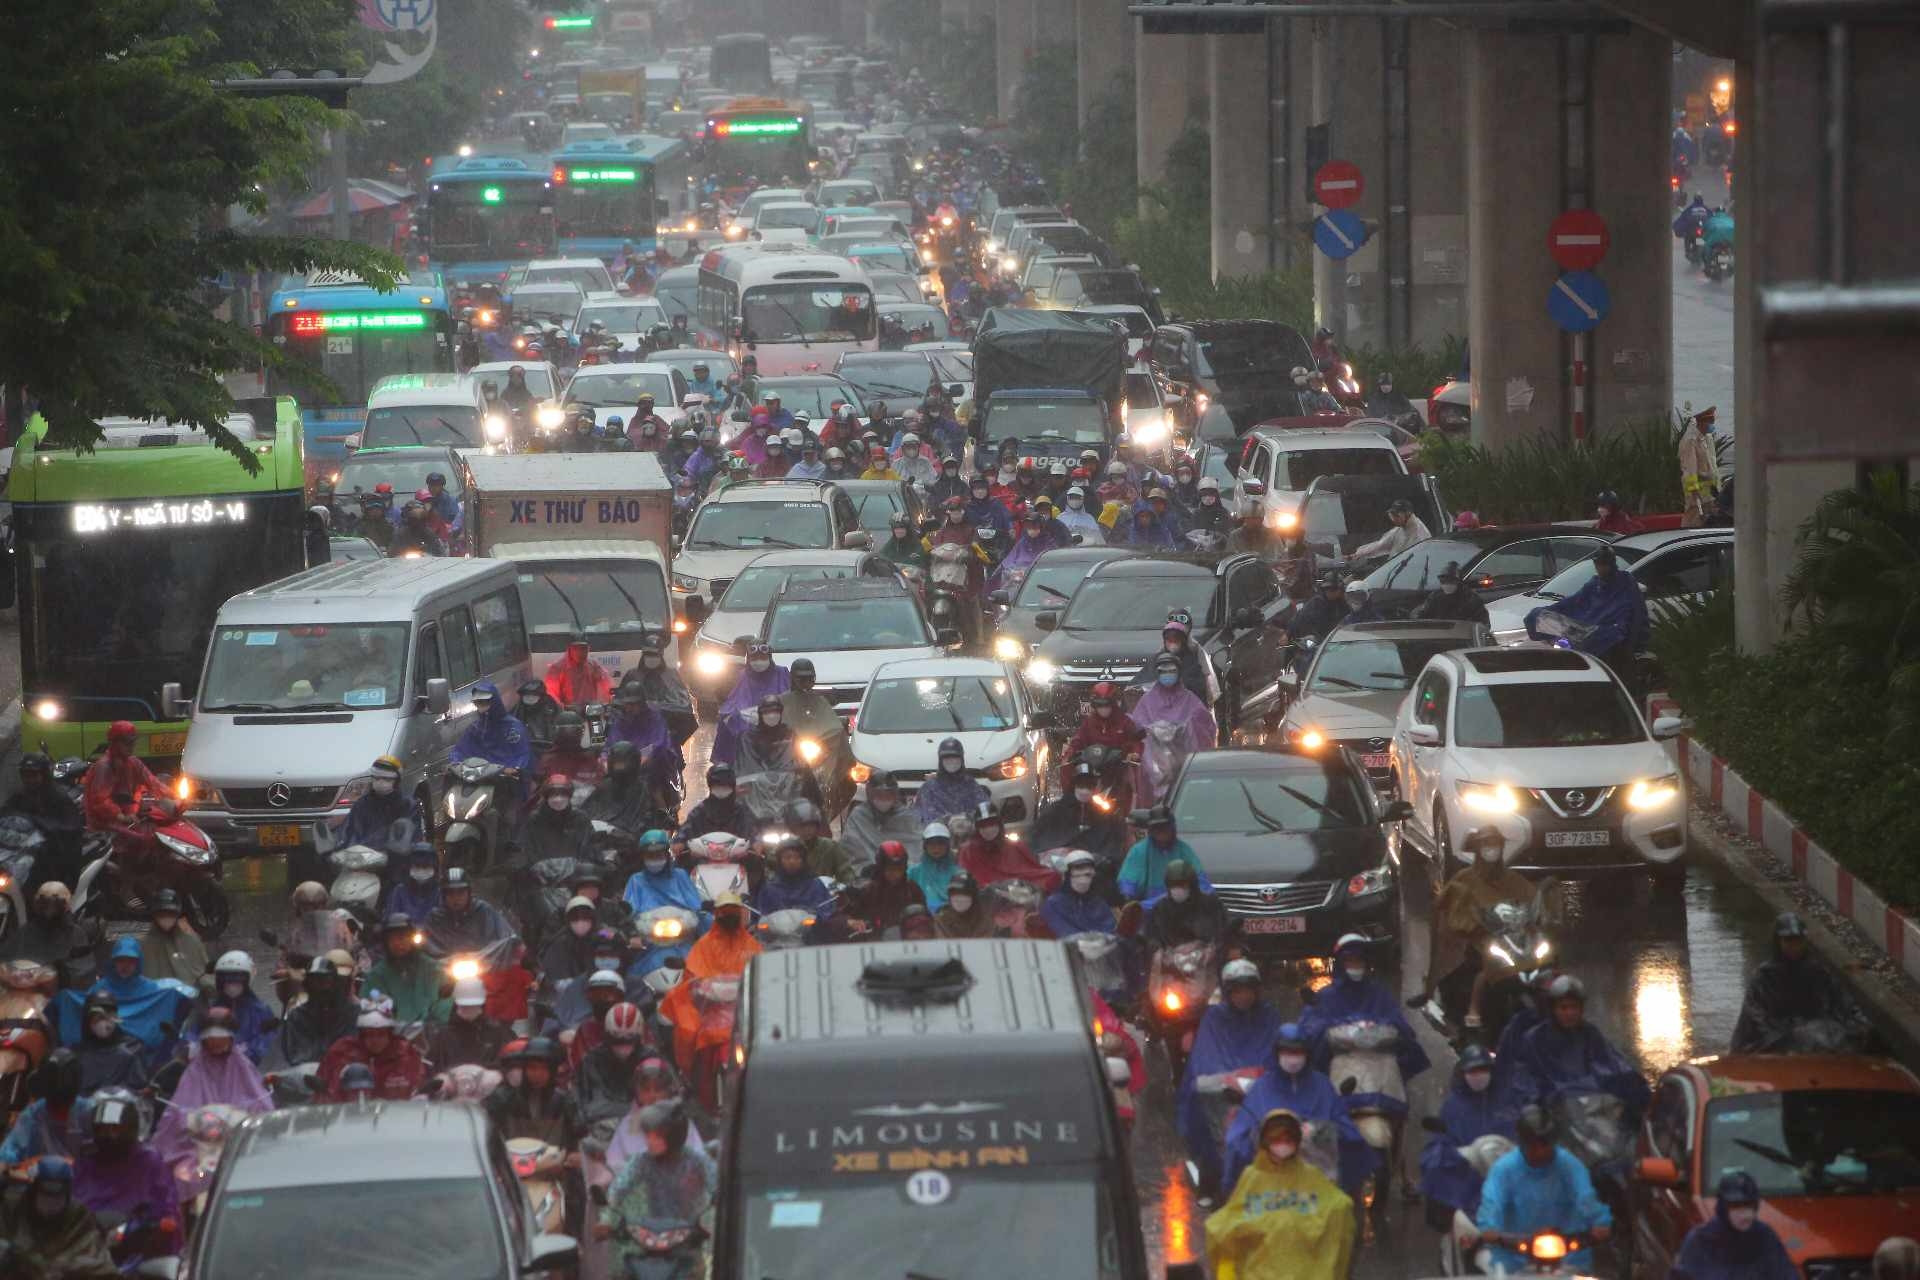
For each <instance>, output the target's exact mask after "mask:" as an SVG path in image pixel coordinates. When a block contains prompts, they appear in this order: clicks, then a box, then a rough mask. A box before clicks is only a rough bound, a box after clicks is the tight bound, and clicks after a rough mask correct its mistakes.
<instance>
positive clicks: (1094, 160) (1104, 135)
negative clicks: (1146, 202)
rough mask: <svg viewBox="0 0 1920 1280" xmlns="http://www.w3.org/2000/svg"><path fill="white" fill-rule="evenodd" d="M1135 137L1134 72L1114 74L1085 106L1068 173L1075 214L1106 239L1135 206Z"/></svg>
mask: <svg viewBox="0 0 1920 1280" xmlns="http://www.w3.org/2000/svg"><path fill="white" fill-rule="evenodd" d="M1138 151H1139V148H1138V145H1137V139H1136V138H1135V136H1134V118H1133V68H1132V67H1131V66H1129V67H1127V68H1125V69H1124V70H1121V71H1117V72H1115V73H1114V75H1113V78H1112V79H1111V80H1109V81H1108V82H1107V85H1106V87H1105V88H1104V89H1102V90H1101V91H1100V93H1099V95H1098V96H1097V97H1095V98H1094V100H1093V101H1092V102H1090V103H1088V104H1087V127H1086V128H1085V129H1084V130H1082V131H1081V134H1080V154H1079V156H1078V157H1077V158H1076V159H1075V160H1074V164H1073V169H1072V171H1071V172H1069V173H1068V175H1067V182H1066V187H1065V192H1066V198H1067V200H1068V201H1069V202H1070V203H1071V204H1072V205H1073V216H1074V217H1076V218H1078V219H1079V220H1080V221H1081V222H1084V223H1085V224H1086V225H1087V226H1089V227H1091V228H1093V230H1094V232H1095V234H1097V235H1099V236H1100V237H1101V238H1103V239H1106V240H1111V239H1112V238H1113V234H1114V229H1115V228H1116V227H1118V226H1119V225H1120V223H1121V222H1122V220H1124V219H1126V218H1129V217H1132V216H1133V213H1134V209H1135V206H1136V204H1137V203H1138V190H1137V184H1138V181H1139V168H1138V166H1137V165H1136V163H1135V160H1136V157H1137V155H1138Z"/></svg>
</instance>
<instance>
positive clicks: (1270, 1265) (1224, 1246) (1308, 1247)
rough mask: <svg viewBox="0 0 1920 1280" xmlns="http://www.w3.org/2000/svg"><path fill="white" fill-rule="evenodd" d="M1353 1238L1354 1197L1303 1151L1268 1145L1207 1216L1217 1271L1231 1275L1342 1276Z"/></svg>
mask: <svg viewBox="0 0 1920 1280" xmlns="http://www.w3.org/2000/svg"><path fill="white" fill-rule="evenodd" d="M1305 1118H1306V1117H1302V1119H1305ZM1255 1136H1256V1138H1257V1137H1258V1132H1257V1129H1256V1133H1255ZM1353 1238H1354V1219H1353V1199H1352V1198H1351V1197H1350V1196H1349V1195H1348V1194H1347V1193H1346V1192H1344V1191H1342V1190H1341V1189H1340V1188H1339V1187H1336V1186H1334V1185H1333V1183H1331V1182H1329V1181H1327V1176H1326V1175H1325V1174H1323V1173H1321V1172H1320V1171H1319V1170H1318V1169H1316V1168H1314V1167H1313V1166H1312V1165H1311V1164H1308V1163H1307V1162H1306V1161H1305V1160H1304V1159H1302V1158H1301V1157H1300V1156H1298V1155H1295V1156H1292V1157H1291V1158H1289V1159H1287V1160H1286V1161H1284V1162H1282V1161H1276V1160H1275V1159H1274V1158H1273V1156H1272V1154H1271V1153H1269V1152H1267V1151H1265V1150H1262V1151H1261V1152H1260V1153H1259V1155H1258V1156H1256V1157H1255V1158H1254V1159H1253V1161H1252V1163H1251V1164H1250V1165H1249V1166H1248V1168H1247V1170H1246V1172H1245V1174H1244V1175H1243V1176H1242V1177H1241V1178H1240V1179H1239V1181H1238V1182H1237V1183H1236V1184H1235V1185H1234V1188H1233V1194H1232V1195H1231V1196H1229V1197H1228V1199H1227V1202H1226V1203H1225V1204H1223V1205H1221V1206H1220V1207H1219V1208H1218V1209H1216V1210H1214V1212H1213V1213H1212V1214H1210V1215H1209V1216H1208V1218H1207V1258H1208V1260H1209V1261H1211V1262H1212V1263H1213V1268H1214V1275H1216V1276H1220V1277H1226V1276H1231V1277H1233V1280H1346V1276H1347V1270H1348V1264H1349V1262H1350V1261H1351V1259H1352V1257H1353Z"/></svg>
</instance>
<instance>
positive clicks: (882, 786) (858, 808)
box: [794, 663, 922, 866]
mask: <svg viewBox="0 0 1920 1280" xmlns="http://www.w3.org/2000/svg"><path fill="white" fill-rule="evenodd" d="M794 665H795V666H798V665H799V664H798V663H796V664H794ZM921 828H922V824H921V822H920V821H919V819H918V818H917V817H916V816H915V814H914V812H913V810H911V809H909V808H908V807H906V806H905V805H903V804H901V803H900V784H899V782H897V781H896V780H895V779H894V776H893V775H892V774H891V773H889V772H887V771H886V770H885V769H876V770H874V771H873V773H872V775H871V776H869V777H868V778H867V794H866V796H865V798H864V799H861V800H856V801H855V802H854V803H853V804H852V805H851V806H849V807H848V809H847V811H846V813H845V814H844V815H843V816H842V818H841V820H840V843H841V844H842V845H843V846H844V847H845V848H846V851H847V857H848V858H849V859H850V860H851V861H852V862H853V863H854V864H855V865H858V866H864V865H866V864H867V863H870V862H872V861H873V860H874V858H875V857H876V856H877V855H878V854H879V852H880V846H881V845H883V844H885V843H886V842H887V841H889V840H895V841H898V842H899V843H900V845H901V846H902V847H903V848H905V849H906V851H907V856H908V858H910V859H913V860H914V861H916V862H918V860H919V858H920V853H921V848H920V839H921V836H920V833H921Z"/></svg>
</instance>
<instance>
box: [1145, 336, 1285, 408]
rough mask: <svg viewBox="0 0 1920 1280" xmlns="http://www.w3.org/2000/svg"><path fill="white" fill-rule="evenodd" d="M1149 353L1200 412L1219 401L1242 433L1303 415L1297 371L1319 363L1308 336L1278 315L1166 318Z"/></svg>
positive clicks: (1159, 372)
mask: <svg viewBox="0 0 1920 1280" xmlns="http://www.w3.org/2000/svg"><path fill="white" fill-rule="evenodd" d="M1148 359H1149V360H1150V361H1151V363H1152V365H1153V372H1154V375H1155V376H1156V377H1158V378H1159V379H1160V381H1161V383H1162V384H1163V385H1164V386H1165V387H1166V388H1167V390H1168V392H1169V393H1170V394H1173V395H1176V396H1184V397H1187V398H1189V399H1192V400H1193V401H1194V407H1195V410H1196V412H1205V410H1206V408H1207V407H1208V405H1218V406H1220V407H1221V408H1222V409H1225V410H1226V412H1227V416H1228V417H1229V418H1231V419H1232V420H1233V429H1234V431H1235V433H1237V434H1244V433H1245V432H1246V430H1247V428H1248V427H1251V426H1252V425H1253V424H1254V423H1256V422H1264V421H1266V420H1267V419H1268V418H1297V417H1301V416H1303V412H1302V407H1301V404H1300V397H1299V394H1298V393H1297V392H1295V390H1294V387H1293V371H1294V370H1295V369H1312V368H1314V359H1313V348H1311V347H1309V346H1308V345H1307V340H1306V339H1305V338H1303V337H1301V336H1300V333H1299V331H1298V330H1296V329H1293V328H1290V327H1289V326H1287V325H1284V324H1281V323H1280V322H1279V321H1277V320H1194V321H1189V322H1187V323H1183V324H1163V325H1161V326H1160V327H1159V328H1158V329H1156V330H1155V331H1154V334H1153V345H1152V346H1151V347H1150V348H1149V350H1148ZM1203 396H1204V397H1205V399H1206V401H1207V404H1201V403H1200V398H1201V397H1203Z"/></svg>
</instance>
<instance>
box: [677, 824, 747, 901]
mask: <svg viewBox="0 0 1920 1280" xmlns="http://www.w3.org/2000/svg"><path fill="white" fill-rule="evenodd" d="M752 852H753V842H752V841H751V840H749V839H747V838H746V837H745V836H736V835H734V834H733V833H732V832H730V831H709V832H708V833H707V834H706V835H703V836H695V837H694V838H693V839H692V840H689V841H688V842H687V853H688V855H689V856H691V857H692V858H693V860H694V867H693V884H694V887H695V888H697V889H698V890H700V898H701V900H702V901H703V902H712V901H713V900H714V899H716V898H718V897H719V896H720V895H721V894H723V893H735V894H738V895H740V897H741V898H743V899H744V898H746V897H747V873H746V869H745V868H744V867H743V866H742V865H741V863H743V862H744V861H745V860H746V858H747V857H748V856H749V855H750V854H752Z"/></svg>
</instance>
